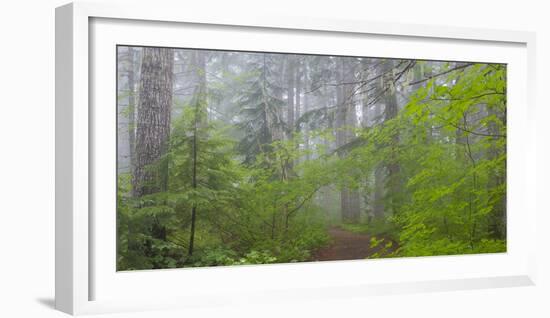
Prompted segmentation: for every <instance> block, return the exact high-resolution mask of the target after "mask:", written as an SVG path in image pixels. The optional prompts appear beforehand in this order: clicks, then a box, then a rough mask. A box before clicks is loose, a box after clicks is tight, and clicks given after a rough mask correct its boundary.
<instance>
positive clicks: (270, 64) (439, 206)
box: [56, 3, 536, 314]
mask: <svg viewBox="0 0 550 318" xmlns="http://www.w3.org/2000/svg"><path fill="white" fill-rule="evenodd" d="M187 12H188V11H186V10H181V8H177V6H175V7H162V8H154V10H152V8H150V7H147V6H143V5H135V6H132V7H128V8H125V9H124V10H120V9H119V7H117V6H116V5H115V4H101V5H99V4H86V3H74V4H69V5H66V6H63V7H60V8H58V9H57V10H56V308H58V309H59V310H62V311H64V312H67V313H71V314H84V313H99V312H111V311H121V310H144V309H155V308H166V307H187V306H197V305H201V304H202V305H207V304H212V303H213V304H230V303H235V302H244V301H246V302H250V301H257V302H284V301H289V300H291V299H292V300H296V299H298V300H307V299H322V298H338V297H348V296H350V295H355V296H357V295H380V294H392V293H403V292H412V291H445V290H458V289H475V288H494V287H512V286H526V285H532V284H534V279H535V273H534V268H535V252H534V250H533V248H532V246H533V245H532V244H529V242H531V241H532V240H534V237H535V226H534V219H535V218H536V214H535V207H534V193H531V192H530V191H526V189H529V188H534V187H535V184H536V179H535V175H536V173H535V164H534V160H535V159H534V156H533V154H534V151H535V146H534V141H533V140H534V138H533V137H534V136H535V125H534V121H533V120H532V119H533V116H534V107H535V106H534V104H533V100H532V96H533V95H534V94H533V86H534V85H532V84H533V81H534V67H535V64H534V63H535V60H534V49H533V46H534V35H533V34H531V33H528V32H515V31H514V32H512V31H495V30H474V29H463V28H453V27H437V28H436V27H429V26H422V25H402V24H398V23H391V24H390V23H388V24H385V23H371V22H366V21H336V20H330V19H327V20H314V19H308V20H303V19H294V18H289V17H283V16H265V17H257V16H255V17H250V16H245V15H244V14H243V15H241V16H231V17H225V16H224V17H222V16H212V15H204V16H201V15H200V14H199V13H197V12H195V13H194V14H190V13H187ZM181 286H186V288H181Z"/></svg>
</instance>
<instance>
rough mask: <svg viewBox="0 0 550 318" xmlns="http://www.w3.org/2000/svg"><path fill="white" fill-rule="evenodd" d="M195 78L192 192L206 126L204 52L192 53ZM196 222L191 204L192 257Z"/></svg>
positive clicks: (194, 209)
mask: <svg viewBox="0 0 550 318" xmlns="http://www.w3.org/2000/svg"><path fill="white" fill-rule="evenodd" d="M192 63H193V64H194V68H195V76H196V83H195V84H196V86H195V92H194V94H193V103H192V104H193V106H194V107H195V118H194V126H193V137H192V138H193V139H192V151H193V154H192V156H193V171H192V181H191V186H192V188H193V190H196V189H197V156H198V152H199V149H198V144H199V143H198V139H199V136H198V133H199V128H200V127H202V126H203V125H205V124H206V122H207V121H208V105H207V86H206V84H207V83H206V55H205V52H204V51H199V50H197V51H195V52H194V53H193V61H192ZM196 220H197V204H196V203H193V206H192V207H191V232H190V234H189V249H188V251H187V253H188V255H189V256H191V255H193V250H194V248H195V227H196Z"/></svg>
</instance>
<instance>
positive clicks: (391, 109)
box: [384, 60, 402, 214]
mask: <svg viewBox="0 0 550 318" xmlns="http://www.w3.org/2000/svg"><path fill="white" fill-rule="evenodd" d="M393 68H394V61H393V60H386V62H385V67H384V71H385V72H387V73H386V75H387V76H386V77H385V79H386V80H385V85H386V89H387V90H386V93H385V96H384V103H385V106H386V107H385V108H384V122H388V121H390V120H392V119H395V118H396V117H397V113H398V105H397V95H396V89H395V83H394V76H393ZM388 146H389V147H390V158H389V160H388V163H387V165H386V169H387V171H388V180H387V184H388V190H389V192H390V198H391V209H392V213H393V214H396V213H397V212H398V210H399V206H400V201H401V200H400V198H401V196H402V193H401V191H402V187H401V180H400V171H401V166H400V165H399V149H398V147H399V133H398V132H397V129H394V133H393V134H392V137H391V141H390V144H389V145H388Z"/></svg>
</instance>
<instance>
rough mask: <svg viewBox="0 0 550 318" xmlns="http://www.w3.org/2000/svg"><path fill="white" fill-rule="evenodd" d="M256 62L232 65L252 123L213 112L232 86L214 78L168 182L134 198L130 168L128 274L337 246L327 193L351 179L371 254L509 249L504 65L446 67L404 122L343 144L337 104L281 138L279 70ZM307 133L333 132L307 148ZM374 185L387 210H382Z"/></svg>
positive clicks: (125, 196)
mask: <svg viewBox="0 0 550 318" xmlns="http://www.w3.org/2000/svg"><path fill="white" fill-rule="evenodd" d="M253 62H254V63H251V64H250V65H248V69H247V70H246V72H245V73H244V74H241V75H240V76H239V77H237V76H235V75H231V76H234V77H235V81H236V82H238V84H239V85H240V87H241V88H243V91H242V94H241V95H238V96H235V100H236V101H237V104H238V105H239V107H240V109H241V111H240V112H239V116H238V119H239V122H238V125H237V126H238V127H239V129H240V133H235V127H234V126H235V125H236V124H235V123H233V125H232V126H231V125H230V126H228V125H227V124H224V123H223V122H222V121H221V120H216V119H211V118H208V120H207V117H208V116H207V114H208V110H207V105H206V103H205V100H206V99H211V100H213V101H216V100H218V101H219V100H221V99H222V97H223V94H224V92H225V91H226V90H229V89H230V88H227V87H225V86H223V85H221V84H220V85H219V86H214V87H211V88H210V90H211V94H212V96H208V98H204V99H203V100H204V101H200V99H195V100H194V103H191V104H190V105H183V107H182V109H183V112H182V113H181V114H180V116H178V117H176V118H174V119H173V123H172V131H171V137H170V145H169V147H168V148H169V149H168V151H167V152H166V155H165V156H164V157H163V158H162V160H161V161H162V162H161V163H158V165H156V166H154V167H151V168H152V169H159V168H160V167H161V166H167V167H168V168H167V171H166V173H167V176H168V177H167V180H168V187H167V190H166V191H164V192H160V193H155V194H151V195H147V196H142V197H139V198H133V197H131V196H130V193H131V182H130V181H131V179H130V176H129V175H125V174H119V181H118V195H117V207H118V210H117V213H118V217H117V231H118V234H119V235H118V241H117V244H118V247H117V250H118V258H117V268H118V269H119V270H131V269H150V268H173V267H185V266H222V265H242V264H267V263H284V262H300V261H308V260H312V258H313V254H314V252H315V251H316V250H317V249H319V248H321V247H323V246H326V245H328V244H330V243H331V242H330V238H329V236H328V234H327V228H328V227H329V225H332V224H331V223H334V219H335V217H334V214H335V213H334V211H330V210H333V208H334V207H333V206H328V205H326V204H324V201H323V199H322V198H321V194H322V193H323V195H325V196H326V195H327V192H328V193H329V194H330V193H332V194H334V193H336V194H335V195H333V196H334V197H336V198H339V197H338V195H339V193H338V192H337V191H340V190H341V189H343V188H346V189H350V190H354V191H358V192H359V193H360V194H361V197H362V199H363V200H364V202H363V204H362V206H364V210H363V212H362V213H363V215H362V216H361V218H362V223H359V224H340V226H341V227H342V228H343V229H345V230H347V231H350V232H354V233H361V234H367V235H370V236H371V241H370V245H371V247H372V248H373V249H375V250H376V252H375V253H374V254H373V255H371V256H370V257H371V258H376V257H398V256H430V255H451V254H472V253H497V252H504V251H506V232H505V230H506V228H505V215H506V208H505V199H506V183H505V181H506V151H505V149H506V112H505V110H506V94H505V92H506V86H505V83H506V82H505V78H506V68H505V66H502V65H487V64H472V65H468V66H466V67H462V68H457V70H452V69H451V65H450V64H444V65H443V64H442V66H440V69H439V71H444V72H446V73H444V74H445V75H443V76H437V77H434V78H433V79H431V80H429V81H426V82H425V83H423V85H420V86H418V87H415V91H414V92H412V93H411V94H410V97H409V99H408V102H407V104H406V105H405V107H404V108H403V109H401V110H400V111H399V113H398V115H397V116H396V117H395V118H391V119H388V120H386V121H384V122H383V123H380V124H376V125H372V126H368V127H361V128H358V129H354V128H353V127H344V128H342V129H346V130H348V131H353V133H354V135H355V136H356V138H355V139H354V140H353V141H351V142H350V143H349V144H346V145H344V146H342V147H341V148H340V149H336V150H334V149H330V147H328V146H327V144H329V143H330V142H331V141H332V139H334V129H333V128H331V127H328V128H327V127H325V126H328V125H325V124H324V123H325V122H326V123H328V122H330V120H331V119H330V115H329V112H328V111H327V109H326V108H325V109H322V108H318V109H314V110H313V111H309V112H306V113H304V114H302V117H301V118H299V119H298V120H297V124H298V125H300V124H302V123H303V124H307V127H308V128H309V129H310V130H309V131H308V132H307V136H306V135H305V134H304V132H303V131H302V132H300V131H296V132H295V133H294V134H293V135H292V137H286V138H283V136H286V134H285V132H287V131H288V129H289V127H285V126H284V123H283V122H282V120H281V109H280V107H281V105H282V103H283V102H282V99H281V98H280V97H277V96H280V89H281V88H280V87H278V86H277V85H275V84H274V81H272V80H269V79H273V78H274V77H277V76H280V74H274V72H275V70H273V69H271V68H269V67H267V66H266V64H265V61H263V60H261V59H256V60H254V61H253ZM426 67H427V66H426V64H425V63H420V62H419V63H418V64H417V66H416V68H415V69H414V70H413V73H411V74H413V76H415V77H416V76H417V75H418V74H424V73H425V72H435V70H427V69H425V68H426ZM228 76H230V75H228ZM316 76H317V75H316ZM316 80H317V79H315V78H314V79H313V81H316ZM407 81H411V80H409V79H408V80H407ZM392 85H393V84H392ZM392 89H395V87H394V88H392ZM234 95H237V94H234ZM319 120H322V121H323V124H318V125H315V123H312V122H311V121H313V122H315V121H319ZM306 138H309V139H308V140H317V141H320V140H321V141H324V142H318V143H315V144H312V145H311V146H310V147H304V145H305V143H306V141H305V140H306ZM308 142H309V141H308ZM194 152H196V154H197V158H196V162H195V159H194V157H193V153H194ZM341 153H345V154H346V155H345V156H343V155H341ZM306 158H307V159H306ZM195 163H196V166H195V170H193V169H194V168H193V166H194V164H195ZM377 169H380V170H381V171H382V176H383V177H384V178H383V179H384V182H383V184H382V185H379V184H377V182H376V180H375V173H374V171H376V170H377ZM194 172H196V179H197V185H196V186H193V182H192V180H193V174H194ZM377 187H378V188H377ZM327 189H328V191H327ZM396 189H399V191H395V190H396ZM376 190H378V191H379V192H380V193H382V194H383V198H382V199H381V201H382V203H383V205H384V207H385V211H384V214H383V215H382V216H380V215H375V214H374V211H373V208H372V207H373V205H374V204H373V202H372V200H373V199H372V198H373V194H374V192H375V191H376ZM193 207H195V208H196V211H197V221H196V222H197V223H196V230H195V231H196V232H195V249H196V251H195V252H194V253H193V254H192V255H191V256H190V255H189V254H188V249H189V243H190V242H189V235H190V232H191V210H192V208H193ZM338 208H339V207H338ZM338 223H340V221H338Z"/></svg>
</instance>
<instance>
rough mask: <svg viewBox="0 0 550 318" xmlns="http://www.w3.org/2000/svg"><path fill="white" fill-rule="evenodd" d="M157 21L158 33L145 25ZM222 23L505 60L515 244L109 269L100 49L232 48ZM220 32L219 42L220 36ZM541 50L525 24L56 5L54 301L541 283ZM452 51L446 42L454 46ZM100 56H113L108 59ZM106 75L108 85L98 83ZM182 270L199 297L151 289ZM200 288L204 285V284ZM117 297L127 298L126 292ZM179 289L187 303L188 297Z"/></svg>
mask: <svg viewBox="0 0 550 318" xmlns="http://www.w3.org/2000/svg"><path fill="white" fill-rule="evenodd" d="M182 6H183V5H182ZM153 26H154V30H153V32H151V30H149V31H148V28H152V27H153ZM137 27H140V28H141V29H140V30H139V32H131V30H132V28H137ZM178 28H187V29H186V30H187V31H189V33H188V34H195V35H194V36H192V37H191V38H192V39H190V40H189V41H194V42H192V43H191V42H185V43H183V42H182V43H171V40H170V39H172V38H173V34H174V33H173V32H178V31H180V32H181V30H179V29H178ZM204 29H207V32H206V31H204ZM129 30H130V31H129ZM224 30H229V31H227V32H228V33H224V35H225V36H234V38H233V39H235V41H234V42H232V43H237V44H232V45H235V46H234V47H231V48H232V49H251V50H252V49H254V50H265V51H270V50H272V51H273V50H274V51H282V52H306V53H322V52H321V51H322V50H323V47H322V43H323V41H324V42H326V40H327V39H330V40H332V41H341V43H342V44H343V46H342V47H343V48H341V51H338V52H336V51H334V49H333V50H332V51H330V53H336V54H348V55H355V54H357V55H359V54H361V52H363V51H362V50H364V48H362V46H361V45H355V46H354V43H359V42H357V41H359V40H358V39H361V40H360V41H373V42H372V43H373V47H377V54H381V55H379V56H387V55H391V54H399V53H393V52H395V50H396V49H397V48H398V47H402V46H403V45H406V46H408V47H410V48H411V49H412V51H414V52H416V53H408V54H410V55H407V56H400V57H408V58H420V57H424V58H434V59H442V58H444V59H460V56H462V58H467V57H469V58H475V59H478V60H483V56H484V55H485V56H487V55H490V57H488V58H487V59H488V60H487V62H504V63H509V65H510V73H509V74H510V79H509V80H510V86H511V87H510V92H509V94H510V96H509V104H510V106H509V114H508V116H509V118H510V119H511V120H510V122H509V126H510V127H509V136H508V138H509V143H508V144H509V146H508V147H509V149H508V151H509V153H510V156H509V161H508V165H509V171H510V173H509V176H508V185H509V187H508V205H509V210H510V211H511V212H510V217H509V218H508V222H509V226H512V227H511V229H510V231H509V232H510V234H509V248H508V252H507V253H505V254H502V255H501V254H497V255H473V256H459V257H454V256H448V257H447V256H445V257H429V258H409V259H387V260H374V261H368V262H366V261H343V262H324V263H323V264H321V263H315V264H311V263H304V264H281V265H262V266H240V267H232V268H203V269H178V270H160V271H145V272H139V273H116V272H115V269H114V267H112V269H109V266H110V264H111V263H112V259H113V258H114V254H112V251H110V250H108V249H107V248H108V245H109V244H111V243H112V244H111V245H112V247H114V241H112V242H111V241H109V240H112V239H113V237H114V236H113V233H114V232H113V231H112V224H113V223H112V222H114V220H112V218H111V221H109V217H98V215H97V214H95V215H94V214H93V213H92V211H94V209H97V207H98V206H100V207H105V209H106V210H109V208H112V204H111V206H109V205H108V202H107V201H106V200H101V199H97V198H98V196H99V197H100V198H101V196H102V194H101V191H103V190H101V189H106V190H105V191H107V193H106V194H105V195H108V191H110V190H109V187H105V186H101V187H98V185H104V184H111V183H110V179H109V176H108V173H109V171H110V170H109V169H110V168H109V160H112V161H114V158H115V157H114V156H111V155H112V153H111V152H109V151H110V150H109V149H111V148H109V147H103V145H106V144H107V145H108V143H109V138H111V137H112V135H109V134H108V133H104V134H99V133H98V129H97V127H98V126H97V125H101V126H102V127H103V126H104V125H107V126H108V125H110V124H113V122H112V120H113V119H114V118H113V117H112V116H110V115H109V114H110V113H109V109H108V108H106V109H102V110H100V111H98V108H97V107H96V108H94V107H93V105H95V104H94V103H97V102H98V100H101V101H103V100H106V101H107V103H108V101H113V102H114V100H115V99H114V98H112V96H110V95H109V94H108V93H106V92H107V91H108V89H109V85H111V84H112V81H114V77H111V73H112V72H114V65H113V64H112V61H113V60H112V59H109V56H108V54H107V53H105V52H107V51H108V50H109V49H110V48H111V46H112V45H113V44H116V43H118V44H146V45H158V46H185V45H191V47H202V48H220V46H222V48H228V47H225V46H224V45H228V44H224V43H220V42H223V41H221V40H222V38H221V37H219V34H218V35H216V34H217V32H218V33H219V32H225V31H224ZM193 32H195V33H193ZM201 32H202V33H201ZM205 32H206V33H208V34H206V33H205ZM231 32H233V33H234V34H233V33H231ZM230 33H231V34H230ZM253 34H256V35H261V36H263V35H265V34H267V35H269V36H271V37H272V38H273V39H275V38H276V37H277V36H279V37H281V36H286V37H287V39H292V41H290V43H294V44H295V45H298V46H299V43H306V44H302V45H303V46H302V47H301V48H300V49H294V50H295V51H292V48H290V47H285V46H284V44H282V43H281V42H280V41H279V42H278V41H276V40H263V41H262V40H259V39H256V40H255V41H251V42H253V44H239V42H238V40H237V38H238V37H239V36H241V37H243V38H245V37H250V36H252V35H253ZM262 34H263V35H262ZM170 35H172V37H171V36H170ZM216 37H218V39H220V41H217V42H216V43H213V42H214V40H215V39H216ZM315 39H316V40H315ZM120 41H123V42H125V43H123V42H120ZM128 41H130V42H132V43H129V42H128ZM376 41H382V42H384V41H385V42H384V43H386V44H385V45H380V44H376V43H375V42H376ZM138 42H139V43H138ZM241 43H244V42H241ZM388 43H390V44H391V43H394V44H395V46H393V44H392V45H389V44H388ZM415 43H416V44H415ZM430 43H431V44H430ZM247 45H252V46H247ZM534 45H535V35H534V33H529V32H519V31H498V30H479V29H467V28H454V27H432V26H424V25H405V24H400V23H375V22H366V21H342V20H331V19H321V20H315V19H297V18H290V17H285V16H277V15H272V16H249V15H245V14H242V15H231V16H215V15H212V14H211V13H210V12H192V13H191V12H189V11H187V10H183V9H182V8H179V7H178V5H173V6H163V7H155V8H152V7H151V6H147V5H142V4H136V5H132V6H119V5H117V3H116V2H115V1H113V2H111V3H109V4H96V3H94V4H92V3H85V2H78V3H72V4H68V5H66V6H63V7H59V8H57V9H56V278H55V283H56V308H57V309H59V310H61V311H64V312H67V313H70V314H86V313H102V312H113V311H129V310H145V309H156V308H166V307H186V306H197V305H201V304H203V305H206V304H226V303H235V302H243V301H246V302H250V301H256V302H273V301H289V300H290V299H293V300H297V299H298V300H307V299H323V298H338V297H347V296H349V295H352V294H353V295H379V294H392V293H406V292H412V291H447V290H459V289H476V288H490V287H509V286H526V285H531V284H534V282H535V279H536V275H535V274H536V273H535V270H534V268H535V267H536V253H535V251H534V249H533V248H531V247H530V246H532V245H530V244H522V243H523V242H526V241H529V240H534V238H535V235H536V234H535V223H534V221H535V219H536V209H535V206H534V202H535V198H534V193H530V192H528V191H524V189H526V188H528V187H529V188H532V189H534V188H535V187H536V173H535V169H536V165H535V163H534V152H535V144H534V141H533V140H534V139H535V138H530V137H533V136H534V135H535V131H536V126H535V124H534V118H535V116H536V112H535V105H534V99H533V96H535V94H534V92H533V87H534V85H532V84H533V83H534V80H535V76H534V70H535V57H534ZM435 46H438V47H439V49H438V51H437V52H435V51H434V50H433V48H434V47H435ZM445 46H448V48H447V49H445V48H444V47H445ZM354 47H355V48H354ZM415 47H418V48H417V49H414V48H415ZM430 47H431V48H432V49H431V51H430ZM103 48H104V49H105V50H103ZM457 48H459V49H458V50H457ZM507 48H508V49H507ZM106 50H107V51H106ZM296 50H297V51H296ZM352 50H355V51H353V52H352ZM392 50H393V51H392ZM114 52H115V51H114V49H113V50H112V51H111V53H112V54H113V55H114ZM430 52H432V53H430ZM327 53H328V52H327ZM102 54H107V55H105V58H103V57H102V56H103V55H102ZM411 54H412V55H411ZM415 54H416V55H415ZM430 54H431V55H430ZM375 55H376V54H375ZM392 57H395V56H392ZM109 65H111V66H112V69H111V68H109ZM98 79H99V81H98ZM100 82H101V83H103V84H98V83H100ZM114 90H115V88H114V87H112V94H115V92H114ZM110 98H112V99H110ZM114 108H115V106H114V103H113V109H114ZM112 111H113V112H114V110H112ZM107 130H108V129H107ZM103 141H104V142H105V143H102V142H103ZM98 142H99V143H98ZM114 142H115V140H112V143H114ZM111 150H112V149H111ZM111 181H112V180H111ZM104 182H106V183H104ZM103 198H104V197H103ZM102 204H107V205H102ZM519 212H521V213H522V215H523V216H524V217H523V218H521V219H519V218H515V217H514V216H515V215H517V214H518V213H519ZM106 215H107V216H108V215H109V214H106ZM109 222H111V223H110V224H111V225H109ZM104 225H105V226H106V227H109V228H111V230H109V229H107V228H105V229H104V230H105V231H107V232H106V233H107V235H105V236H104V237H106V239H99V238H98V237H97V235H96V236H94V233H95V231H97V230H98V228H101V227H102V226H104ZM103 247H105V248H103ZM495 265H499V266H495ZM458 268H460V269H461V270H458ZM331 272H339V273H344V274H343V275H338V276H336V275H335V277H332V276H329V274H330V273H331ZM356 273H364V275H362V277H363V278H362V279H356V278H355V277H354V276H353V274H356ZM369 273H370V274H369ZM398 273H399V275H397V274H398ZM282 278H286V280H285V279H282ZM321 278H322V279H321ZM179 279H181V280H184V279H185V280H186V281H187V283H188V284H190V285H191V286H194V287H197V288H194V289H193V290H194V292H192V293H191V292H187V293H177V292H174V291H175V290H176V288H174V287H172V288H169V287H167V288H166V292H165V293H159V292H158V290H157V289H155V288H154V287H155V284H156V286H169V284H170V282H172V281H175V280H176V281H177V280H179ZM236 282H240V283H238V284H235V283H236ZM260 284H262V286H260ZM201 286H202V287H203V288H202V289H201V288H199V287H201ZM137 287H142V288H143V290H140V289H139V288H137ZM147 290H155V292H154V293H150V292H147ZM122 294H124V296H125V297H118V295H122ZM183 297H185V301H182V299H183Z"/></svg>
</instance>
